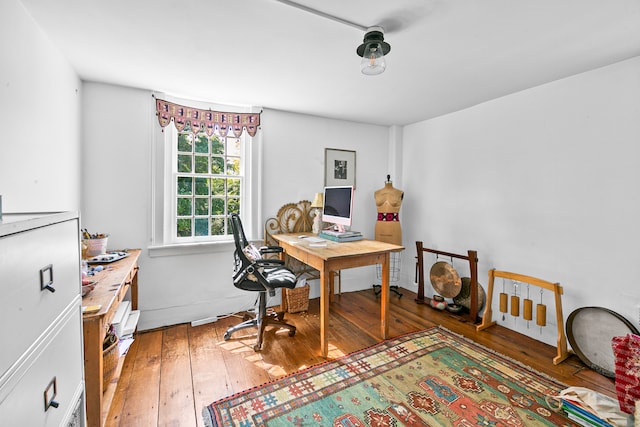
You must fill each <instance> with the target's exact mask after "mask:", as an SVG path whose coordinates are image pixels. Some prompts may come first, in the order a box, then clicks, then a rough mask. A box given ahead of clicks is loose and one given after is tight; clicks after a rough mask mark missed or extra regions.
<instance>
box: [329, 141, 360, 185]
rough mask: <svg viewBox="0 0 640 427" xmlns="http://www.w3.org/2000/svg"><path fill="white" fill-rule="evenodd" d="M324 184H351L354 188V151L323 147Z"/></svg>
mask: <svg viewBox="0 0 640 427" xmlns="http://www.w3.org/2000/svg"><path fill="white" fill-rule="evenodd" d="M324 185H325V187H332V186H338V185H352V186H353V188H354V189H355V188H356V152H355V151H352V150H340V149H337V148H325V149H324Z"/></svg>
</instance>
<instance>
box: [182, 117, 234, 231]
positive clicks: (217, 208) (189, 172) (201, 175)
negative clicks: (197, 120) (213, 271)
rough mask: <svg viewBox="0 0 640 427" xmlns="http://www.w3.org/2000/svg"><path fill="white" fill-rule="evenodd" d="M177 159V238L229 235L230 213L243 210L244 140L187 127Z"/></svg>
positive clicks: (183, 133)
mask: <svg viewBox="0 0 640 427" xmlns="http://www.w3.org/2000/svg"><path fill="white" fill-rule="evenodd" d="M175 160H176V172H177V174H176V175H175V176H176V181H175V183H176V195H175V197H176V234H177V237H214V236H226V235H230V234H231V229H230V226H229V221H228V216H229V215H230V214H232V213H240V210H241V206H240V200H241V198H242V188H243V186H242V182H243V176H242V170H241V164H242V140H241V139H240V138H236V137H235V136H233V135H228V136H227V137H221V136H218V135H213V136H211V137H208V136H207V135H206V134H205V133H200V134H198V135H195V136H194V135H192V134H191V133H190V132H189V128H185V130H184V131H183V132H179V133H178V144H177V157H176V158H175Z"/></svg>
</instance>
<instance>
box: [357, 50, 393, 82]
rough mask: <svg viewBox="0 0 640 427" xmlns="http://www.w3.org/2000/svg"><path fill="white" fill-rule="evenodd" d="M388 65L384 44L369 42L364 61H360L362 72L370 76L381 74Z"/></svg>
mask: <svg viewBox="0 0 640 427" xmlns="http://www.w3.org/2000/svg"><path fill="white" fill-rule="evenodd" d="M386 67H387V62H386V61H385V59H384V53H383V51H382V45H381V44H380V43H379V42H371V43H368V44H367V45H366V46H365V49H364V55H362V61H361V62H360V69H361V71H362V74H366V75H369V76H373V75H376V74H381V73H382V72H384V70H385V68H386Z"/></svg>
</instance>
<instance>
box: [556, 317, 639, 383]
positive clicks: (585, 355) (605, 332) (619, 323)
mask: <svg viewBox="0 0 640 427" xmlns="http://www.w3.org/2000/svg"><path fill="white" fill-rule="evenodd" d="M630 333H631V334H636V335H638V330H637V329H636V328H635V327H634V326H633V325H632V324H631V323H630V322H629V321H628V320H627V319H625V318H624V317H622V316H620V315H619V314H618V313H615V312H613V311H611V310H608V309H606V308H603V307H582V308H579V309H577V310H575V311H574V312H573V313H571V314H570V315H569V318H568V319H567V338H568V339H569V344H571V348H572V349H573V351H574V352H575V353H576V355H577V356H578V357H579V358H580V360H582V361H583V362H584V363H585V365H587V366H588V367H590V368H591V369H593V370H594V371H596V372H598V373H599V374H602V375H604V376H606V377H609V378H614V377H615V357H614V356H613V350H612V349H611V339H612V338H613V337H617V336H625V335H627V334H630Z"/></svg>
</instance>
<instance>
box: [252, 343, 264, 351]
mask: <svg viewBox="0 0 640 427" xmlns="http://www.w3.org/2000/svg"><path fill="white" fill-rule="evenodd" d="M261 347H262V346H261V345H258V344H256V345H254V346H253V351H260V350H261Z"/></svg>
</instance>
